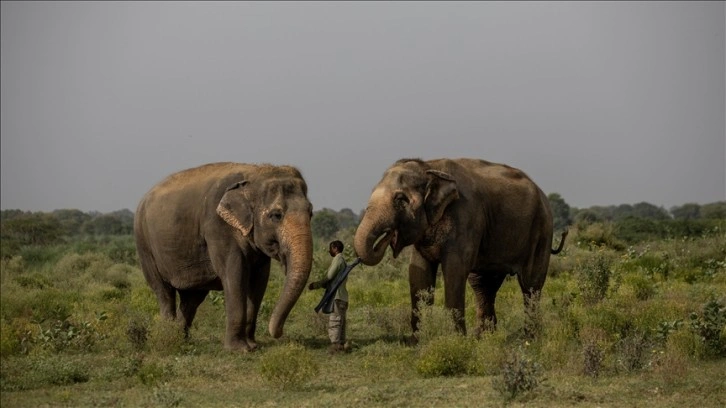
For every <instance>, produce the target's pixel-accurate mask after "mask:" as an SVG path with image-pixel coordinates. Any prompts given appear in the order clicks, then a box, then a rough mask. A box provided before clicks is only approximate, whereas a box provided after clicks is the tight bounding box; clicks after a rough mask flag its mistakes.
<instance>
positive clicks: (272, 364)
mask: <svg viewBox="0 0 726 408" xmlns="http://www.w3.org/2000/svg"><path fill="white" fill-rule="evenodd" d="M318 372H319V367H318V364H317V362H316V361H315V359H314V358H313V355H312V354H311V352H310V351H308V350H307V349H306V348H305V347H303V346H302V345H300V344H297V343H288V344H285V345H282V346H280V347H275V348H273V349H271V350H269V351H268V352H266V353H265V354H264V355H263V356H262V357H261V358H260V375H261V376H262V378H263V379H264V380H265V381H267V382H268V383H270V384H272V385H273V386H275V387H278V388H280V389H286V388H296V387H300V386H302V385H303V384H305V383H307V382H308V381H310V380H311V379H312V378H314V377H315V376H317V375H318Z"/></svg>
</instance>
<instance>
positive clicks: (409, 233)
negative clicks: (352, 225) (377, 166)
mask: <svg viewBox="0 0 726 408" xmlns="http://www.w3.org/2000/svg"><path fill="white" fill-rule="evenodd" d="M458 198H459V192H458V189H457V186H456V180H454V179H453V177H452V176H451V175H449V174H448V173H445V172H442V171H439V170H434V169H431V168H429V167H428V166H427V164H426V163H425V162H423V161H421V160H418V159H404V160H399V161H398V162H396V163H395V164H394V165H393V166H391V167H390V168H389V169H388V170H386V172H385V173H384V174H383V178H382V179H381V181H379V182H378V184H377V185H376V186H375V187H374V188H373V192H372V193H371V197H370V200H369V201H368V206H367V207H366V210H365V215H364V216H363V219H362V220H361V223H360V225H359V226H358V230H357V231H356V234H355V239H354V247H355V251H356V253H357V255H358V256H359V257H360V258H361V261H362V262H363V263H364V264H366V265H376V264H378V263H379V262H380V261H381V259H383V255H384V254H385V251H386V247H387V246H389V245H390V247H391V249H392V250H393V256H394V258H395V257H397V256H398V255H399V254H400V253H401V250H402V249H403V248H405V247H406V246H408V245H411V244H413V243H415V242H417V241H418V240H419V239H420V238H421V237H422V235H423V234H424V232H425V231H426V229H427V228H429V227H430V226H432V225H435V224H436V223H437V222H438V221H439V220H441V217H442V216H443V214H444V210H445V209H446V207H447V206H448V205H449V204H451V202H452V201H454V200H456V199H458Z"/></svg>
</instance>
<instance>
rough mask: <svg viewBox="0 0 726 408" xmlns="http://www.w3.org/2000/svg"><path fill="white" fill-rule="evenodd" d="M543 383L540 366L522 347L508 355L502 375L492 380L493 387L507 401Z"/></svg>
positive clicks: (503, 365)
mask: <svg viewBox="0 0 726 408" xmlns="http://www.w3.org/2000/svg"><path fill="white" fill-rule="evenodd" d="M543 381H544V378H543V376H542V368H541V366H540V364H539V363H538V362H536V361H535V360H534V359H532V358H531V357H529V356H527V354H526V353H525V351H524V349H523V348H522V347H521V346H520V347H518V348H517V349H516V350H511V351H510V352H509V353H507V358H506V360H505V361H504V364H502V369H501V374H500V375H499V376H497V377H495V378H494V380H492V385H493V386H494V389H495V390H497V391H498V392H499V393H500V394H501V395H502V396H503V397H504V398H505V399H506V400H512V399H514V398H515V397H517V396H519V395H521V394H524V393H528V392H531V391H533V390H534V389H536V388H537V387H538V386H539V385H540V384H541V383H542V382H543Z"/></svg>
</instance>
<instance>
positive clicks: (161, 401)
mask: <svg viewBox="0 0 726 408" xmlns="http://www.w3.org/2000/svg"><path fill="white" fill-rule="evenodd" d="M181 402H182V396H181V394H179V393H178V392H176V391H175V390H173V389H172V388H171V387H169V384H167V383H164V384H161V385H159V386H157V387H154V392H153V399H152V404H153V405H155V406H161V407H178V406H179V404H181Z"/></svg>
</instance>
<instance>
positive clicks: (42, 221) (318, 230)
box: [0, 193, 726, 258]
mask: <svg viewBox="0 0 726 408" xmlns="http://www.w3.org/2000/svg"><path fill="white" fill-rule="evenodd" d="M548 199H549V201H550V204H551V206H552V214H553V220H554V225H555V229H556V230H562V229H564V228H568V227H571V226H574V227H576V228H578V229H584V228H587V227H588V226H589V225H592V224H597V223H601V224H610V225H612V226H613V227H614V231H615V234H616V235H618V238H619V239H621V240H623V241H625V242H637V241H640V240H644V239H660V238H667V237H672V236H692V235H702V234H703V233H704V232H705V231H709V230H712V229H713V228H714V227H718V226H719V225H723V224H724V220H726V201H717V202H714V203H709V204H704V205H700V204H696V203H687V204H683V205H681V206H675V207H672V208H670V209H669V210H666V209H665V208H663V207H658V206H656V205H653V204H650V203H647V202H640V203H637V204H633V205H631V204H620V205H611V206H592V207H589V208H582V209H580V208H576V207H571V206H570V205H569V204H567V202H566V201H565V200H564V198H563V197H562V196H561V195H560V194H558V193H551V194H549V195H548ZM362 216H363V211H360V213H355V212H354V211H353V210H351V209H350V208H344V209H342V210H340V211H335V210H332V209H329V208H323V209H321V210H318V211H315V212H314V214H313V218H312V221H311V229H312V232H313V236H314V237H316V238H321V239H326V240H327V239H331V238H333V237H334V236H336V234H337V233H338V232H340V231H346V230H351V229H355V228H356V227H357V226H358V223H359V222H360V220H361V218H362ZM133 224H134V213H133V212H132V211H130V210H128V209H122V210H118V211H113V212H109V213H100V212H96V211H92V212H88V213H86V212H83V211H80V210H77V209H61V210H55V211H52V212H30V211H22V210H17V209H14V210H2V211H0V239H1V241H2V247H1V249H2V257H3V258H6V257H8V256H12V254H14V253H17V250H18V249H19V248H21V247H23V246H33V245H40V246H45V245H54V244H59V243H63V242H65V241H68V240H71V239H74V238H80V237H88V236H112V235H131V234H132V233H133Z"/></svg>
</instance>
